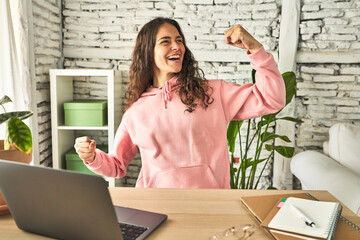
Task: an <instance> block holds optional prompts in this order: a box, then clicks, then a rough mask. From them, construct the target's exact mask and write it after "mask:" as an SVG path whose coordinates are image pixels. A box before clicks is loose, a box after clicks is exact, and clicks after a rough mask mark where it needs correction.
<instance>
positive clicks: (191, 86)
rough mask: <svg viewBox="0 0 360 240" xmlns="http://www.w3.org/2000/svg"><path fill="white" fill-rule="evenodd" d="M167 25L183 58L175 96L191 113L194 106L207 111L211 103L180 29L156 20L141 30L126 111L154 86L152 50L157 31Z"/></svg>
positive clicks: (169, 20)
mask: <svg viewBox="0 0 360 240" xmlns="http://www.w3.org/2000/svg"><path fill="white" fill-rule="evenodd" d="M164 23H169V24H171V25H173V26H175V27H176V29H177V30H178V32H179V34H180V35H181V37H182V39H183V44H184V47H185V55H184V60H183V63H182V69H181V71H180V72H179V73H177V74H176V75H177V77H178V79H177V83H178V84H179V88H178V90H177V91H178V94H179V97H180V99H181V101H182V102H183V103H184V104H185V105H186V106H187V109H186V111H188V112H193V111H194V110H195V108H196V106H197V105H200V106H201V107H203V108H204V109H206V108H207V107H208V106H209V105H210V104H211V103H212V102H213V101H214V99H213V98H212V97H211V94H212V90H213V89H212V88H211V87H210V86H209V84H208V81H207V80H206V79H205V77H204V72H203V71H202V70H201V69H200V68H199V67H198V63H197V61H196V60H195V58H194V56H193V54H192V53H191V51H190V49H189V48H188V47H187V46H186V42H185V37H184V34H183V32H182V30H181V28H180V25H179V24H178V23H177V22H176V21H175V20H173V19H169V18H162V17H160V18H155V19H153V20H151V21H150V22H148V23H146V24H145V25H144V26H143V27H142V28H141V30H140V32H139V34H138V36H137V39H136V45H135V49H134V51H133V54H132V62H131V65H130V74H129V75H130V83H129V84H128V87H127V99H126V108H125V111H126V110H127V109H129V108H130V107H131V106H132V104H133V103H134V102H136V101H137V100H138V99H139V98H140V96H141V94H142V93H143V92H145V91H146V89H147V88H148V87H150V86H151V85H152V83H153V77H154V69H153V67H154V47H155V41H156V39H155V38H156V34H157V31H158V29H159V27H160V26H161V25H162V24H164Z"/></svg>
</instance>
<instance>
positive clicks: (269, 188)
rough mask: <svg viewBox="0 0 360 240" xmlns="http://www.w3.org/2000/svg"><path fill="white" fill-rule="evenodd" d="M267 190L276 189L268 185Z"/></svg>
mask: <svg viewBox="0 0 360 240" xmlns="http://www.w3.org/2000/svg"><path fill="white" fill-rule="evenodd" d="M267 190H278V189H277V188H276V187H268V188H267Z"/></svg>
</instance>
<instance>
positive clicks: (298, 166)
mask: <svg viewBox="0 0 360 240" xmlns="http://www.w3.org/2000/svg"><path fill="white" fill-rule="evenodd" d="M290 169H291V172H292V173H293V174H294V175H295V176H296V177H297V178H298V179H299V180H300V181H301V184H302V185H303V188H306V189H308V190H327V191H328V192H330V193H331V194H332V195H333V196H335V197H336V198H337V199H339V200H340V201H341V202H342V203H344V204H345V205H346V206H347V207H348V208H350V209H351V210H352V211H353V212H355V213H356V214H358V215H359V214H360V176H358V175H356V173H354V172H353V171H351V170H349V169H347V168H346V167H344V166H343V165H341V164H339V163H338V162H336V161H335V160H333V159H332V158H330V157H328V156H326V155H324V154H322V153H319V152H315V151H304V152H301V153H299V154H296V155H295V156H294V157H293V158H292V160H291V163H290Z"/></svg>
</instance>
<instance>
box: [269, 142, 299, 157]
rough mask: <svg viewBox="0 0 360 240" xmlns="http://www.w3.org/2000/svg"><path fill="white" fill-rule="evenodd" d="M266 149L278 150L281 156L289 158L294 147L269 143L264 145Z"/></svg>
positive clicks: (292, 154)
mask: <svg viewBox="0 0 360 240" xmlns="http://www.w3.org/2000/svg"><path fill="white" fill-rule="evenodd" d="M265 148H266V150H268V151H273V150H275V151H276V152H278V153H279V154H280V155H281V156H284V157H286V158H291V157H292V156H294V152H295V148H294V147H286V146H273V145H270V144H266V145H265Z"/></svg>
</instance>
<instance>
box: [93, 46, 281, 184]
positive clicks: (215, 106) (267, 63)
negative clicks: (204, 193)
mask: <svg viewBox="0 0 360 240" xmlns="http://www.w3.org/2000/svg"><path fill="white" fill-rule="evenodd" d="M248 56H249V58H250V60H251V66H252V67H253V68H254V69H256V70H257V72H256V84H244V85H242V86H240V85H238V84H234V83H228V82H225V81H223V80H211V81H209V84H210V86H211V87H212V88H213V94H212V97H213V98H214V102H213V103H212V104H210V105H209V107H208V108H207V109H206V110H204V109H203V108H202V107H197V108H196V109H195V111H194V112H192V113H189V112H186V111H185V110H186V106H185V105H184V104H183V103H182V102H181V100H180V98H179V96H178V95H177V94H176V91H175V89H176V87H175V86H174V85H176V80H177V78H172V79H171V80H169V81H168V82H166V83H165V84H164V85H163V86H162V87H160V88H149V89H147V91H146V92H145V93H143V94H142V95H141V97H140V99H138V100H137V101H136V102H135V103H134V104H133V106H132V107H131V108H129V109H128V110H127V111H126V112H125V114H124V115H123V119H122V122H121V124H120V126H119V128H118V130H117V132H116V136H115V141H114V150H113V151H112V152H111V153H109V154H105V153H104V152H102V151H101V150H99V149H96V157H95V160H94V161H93V162H92V163H91V164H87V166H88V168H89V169H90V170H92V171H94V172H96V173H98V174H101V175H105V176H109V177H124V176H125V175H126V167H127V166H128V165H129V163H130V162H131V160H132V159H133V158H134V157H135V155H136V153H137V149H138V148H139V149H140V154H141V159H142V169H141V171H140V174H139V177H138V180H137V183H136V187H156V188H230V170H229V167H230V166H229V152H228V146H227V139H226V134H227V126H228V123H229V121H231V120H243V119H249V118H254V117H259V116H262V115H266V114H270V113H275V112H277V111H279V110H280V109H281V108H283V107H284V105H285V94H286V93H285V85H284V81H283V79H282V77H281V75H280V73H279V71H278V69H277V67H276V63H275V61H274V59H273V57H272V55H271V54H269V53H267V52H265V50H264V49H263V47H261V48H260V49H259V50H257V51H256V52H254V53H252V54H249V53H248Z"/></svg>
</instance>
